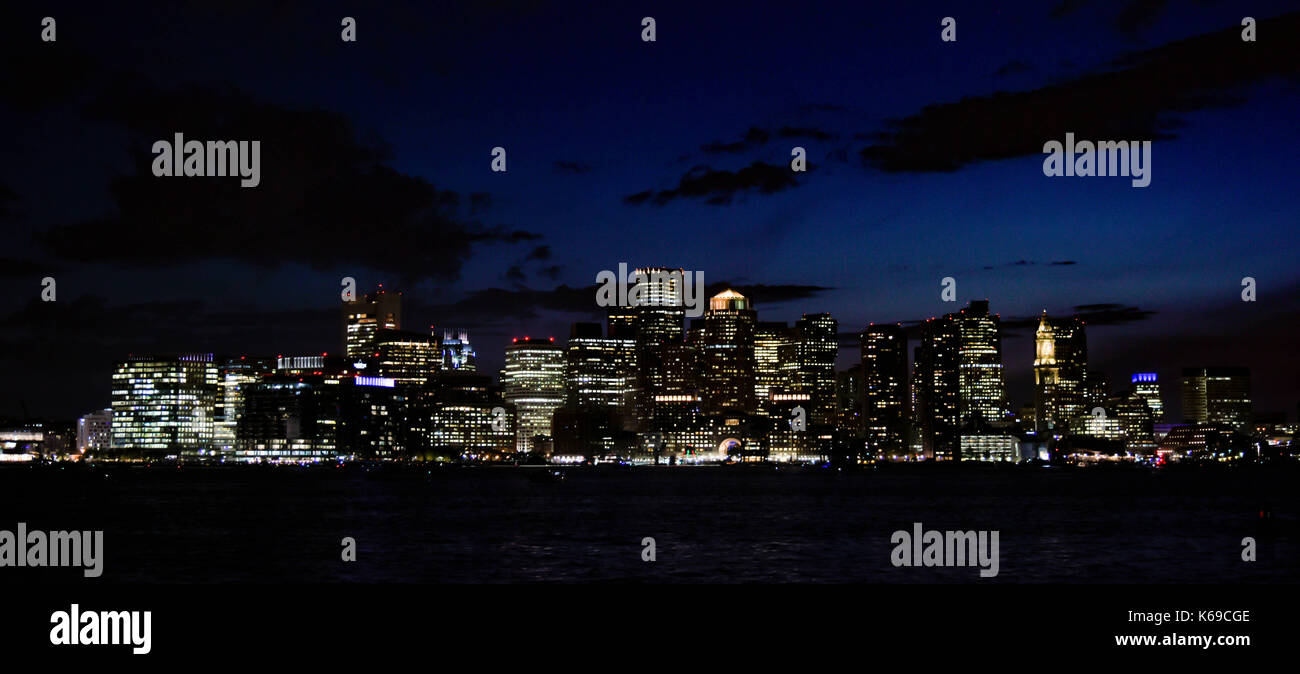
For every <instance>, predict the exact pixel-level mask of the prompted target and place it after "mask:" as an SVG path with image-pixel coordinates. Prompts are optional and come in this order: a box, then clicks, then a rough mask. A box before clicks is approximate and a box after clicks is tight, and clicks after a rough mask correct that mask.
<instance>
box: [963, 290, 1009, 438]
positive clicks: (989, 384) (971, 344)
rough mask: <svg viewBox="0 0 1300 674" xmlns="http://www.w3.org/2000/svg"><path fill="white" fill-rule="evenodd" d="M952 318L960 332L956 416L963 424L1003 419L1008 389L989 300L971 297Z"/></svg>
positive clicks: (1000, 337)
mask: <svg viewBox="0 0 1300 674" xmlns="http://www.w3.org/2000/svg"><path fill="white" fill-rule="evenodd" d="M954 318H955V319H956V321H957V326H958V333H959V335H960V347H959V353H958V359H957V360H958V387H959V390H960V392H961V395H960V401H959V404H958V407H957V414H958V419H959V420H960V423H961V424H962V425H963V426H964V425H967V424H981V423H992V422H999V421H1003V420H1004V419H1005V418H1006V416H1007V403H1006V398H1007V393H1006V385H1005V383H1004V380H1003V375H1002V336H1001V333H1000V331H999V326H998V317H997V315H995V314H990V313H989V302H988V300H972V301H971V303H970V305H969V306H967V307H966V308H965V309H962V310H961V311H960V312H958V313H957V314H956V315H955V316H954Z"/></svg>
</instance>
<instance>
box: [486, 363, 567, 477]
mask: <svg viewBox="0 0 1300 674" xmlns="http://www.w3.org/2000/svg"><path fill="white" fill-rule="evenodd" d="M564 371H565V353H564V349H562V348H561V347H560V346H559V345H558V344H556V343H555V339H554V338H553V337H552V338H545V339H543V338H539V337H520V338H515V339H514V340H512V341H511V344H510V345H508V346H507V347H506V358H505V368H504V369H503V370H502V373H501V386H502V389H503V393H504V395H505V399H506V401H507V402H509V403H511V404H512V405H513V406H514V408H515V414H516V416H517V419H516V443H515V444H516V450H517V451H518V452H520V453H527V452H530V451H532V448H533V441H534V438H536V437H537V436H544V437H548V438H549V437H550V435H551V416H552V415H553V414H555V410H557V409H559V408H560V407H561V406H562V405H563V404H564V393H565V382H564Z"/></svg>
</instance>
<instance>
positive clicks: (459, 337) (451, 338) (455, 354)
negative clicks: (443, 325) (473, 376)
mask: <svg viewBox="0 0 1300 674" xmlns="http://www.w3.org/2000/svg"><path fill="white" fill-rule="evenodd" d="M442 369H443V370H463V371H465V372H473V371H475V370H477V369H478V354H476V353H475V352H474V347H472V346H470V345H469V333H468V332H466V331H464V330H461V331H460V332H456V333H452V332H450V331H447V332H443V333H442Z"/></svg>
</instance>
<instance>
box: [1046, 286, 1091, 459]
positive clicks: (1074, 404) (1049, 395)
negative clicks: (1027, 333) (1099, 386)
mask: <svg viewBox="0 0 1300 674" xmlns="http://www.w3.org/2000/svg"><path fill="white" fill-rule="evenodd" d="M1034 348H1035V351H1034V411H1035V413H1036V419H1035V424H1034V430H1035V433H1036V434H1037V435H1039V436H1053V435H1058V436H1059V435H1062V434H1064V433H1065V432H1066V431H1067V430H1068V428H1069V425H1070V421H1071V420H1072V419H1074V418H1075V417H1077V416H1079V415H1080V414H1083V413H1084V412H1085V411H1086V410H1085V409H1084V403H1085V399H1084V398H1085V396H1084V380H1085V378H1086V376H1087V370H1088V342H1087V336H1086V333H1085V332H1084V323H1083V321H1081V320H1079V319H1078V318H1077V317H1070V318H1058V319H1050V318H1048V317H1047V312H1046V311H1044V312H1043V315H1042V317H1041V318H1040V319H1039V322H1038V331H1037V333H1035V335H1034Z"/></svg>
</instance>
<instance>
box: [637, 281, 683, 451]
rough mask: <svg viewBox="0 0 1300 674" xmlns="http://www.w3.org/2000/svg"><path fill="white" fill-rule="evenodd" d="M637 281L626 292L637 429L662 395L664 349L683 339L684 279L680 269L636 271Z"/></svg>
mask: <svg viewBox="0 0 1300 674" xmlns="http://www.w3.org/2000/svg"><path fill="white" fill-rule="evenodd" d="M636 274H637V276H636V278H637V279H638V282H637V283H636V284H634V285H633V287H631V288H629V289H628V296H629V298H628V301H629V302H631V303H632V306H633V307H634V308H635V310H636V361H637V374H638V377H637V386H636V389H637V390H636V393H635V399H636V418H637V426H638V428H639V429H641V430H645V429H646V428H648V427H649V426H650V424H651V422H652V420H653V419H654V414H655V397H656V396H658V395H663V394H664V387H665V384H666V382H665V376H666V369H665V368H666V364H665V361H664V348H665V347H666V346H667V345H669V344H678V343H681V342H682V341H683V340H684V338H685V330H686V328H685V324H684V322H685V318H686V306H685V304H684V297H685V295H684V293H685V277H684V272H683V270H681V269H667V268H663V267H655V268H645V269H637V270H636Z"/></svg>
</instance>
